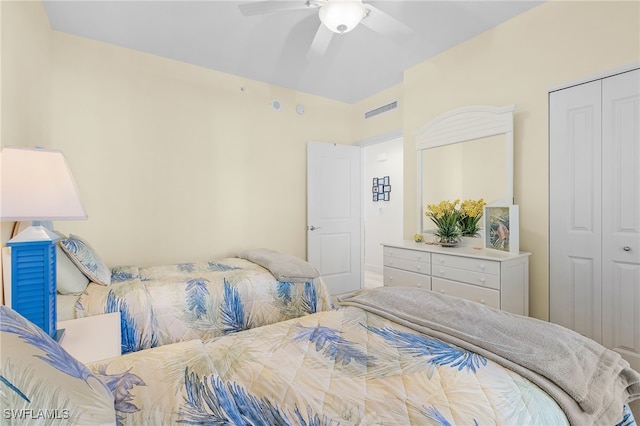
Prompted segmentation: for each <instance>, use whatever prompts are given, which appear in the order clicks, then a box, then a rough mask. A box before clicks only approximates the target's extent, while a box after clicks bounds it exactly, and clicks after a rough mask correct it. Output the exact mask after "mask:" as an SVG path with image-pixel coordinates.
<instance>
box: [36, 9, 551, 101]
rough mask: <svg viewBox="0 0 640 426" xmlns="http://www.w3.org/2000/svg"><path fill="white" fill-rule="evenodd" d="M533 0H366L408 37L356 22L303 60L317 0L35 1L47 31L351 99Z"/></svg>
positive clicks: (312, 31) (383, 84)
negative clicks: (282, 5) (275, 8)
mask: <svg viewBox="0 0 640 426" xmlns="http://www.w3.org/2000/svg"><path fill="white" fill-rule="evenodd" d="M273 1H282V0H273ZM297 1H298V2H300V1H302V2H304V1H305V0H297ZM365 2H367V1H366V0H365ZM541 2H542V0H536V1H525V0H514V1H509V0H492V1H486V0H472V1H458V0H446V1H432V0H412V1H401V0H393V1H391V0H386V1H370V2H369V3H371V4H372V5H374V6H375V7H377V8H379V9H381V10H383V11H384V12H386V13H388V14H389V15H392V16H393V17H395V18H396V19H398V20H400V21H402V22H404V23H405V24H406V25H408V26H409V27H411V29H413V31H414V34H413V35H412V36H411V37H410V39H409V40H407V42H406V43H405V44H404V45H402V46H400V45H397V44H395V43H394V42H393V41H391V40H390V39H387V38H385V37H384V36H382V35H380V34H377V33H375V32H373V31H372V30H370V29H369V28H367V27H365V26H363V25H359V26H358V27H356V28H355V29H354V30H353V31H351V32H349V33H346V34H342V35H338V34H336V35H335V36H334V37H333V39H332V41H331V44H330V45H329V48H328V50H327V53H326V54H325V55H324V56H323V57H322V58H319V59H315V60H312V61H307V59H306V54H307V50H308V49H309V46H310V44H311V41H312V40H313V37H314V35H315V33H316V31H317V29H318V26H319V25H320V20H319V18H318V12H317V9H310V10H295V11H287V12H280V13H273V14H268V15H258V16H243V15H242V14H241V13H240V11H239V9H238V4H240V3H241V2H240V1H221V0H200V1H190V0H177V1H166V0H159V1H150V0H143V1H129V0H127V1H116V0H112V1H99V0H84V1H66V0H65V1H60V0H45V1H44V5H45V9H46V11H47V14H48V16H49V21H50V23H51V27H52V29H54V30H58V31H62V32H66V33H71V34H75V35H79V36H83V37H88V38H91V39H95V40H100V41H104V42H107V43H112V44H116V45H119V46H123V47H127V48H131V49H135V50H139V51H142V52H148V53H151V54H155V55H159V56H163V57H167V58H172V59H176V60H179V61H183V62H187V63H191V64H195V65H199V66H202V67H206V68H211V69H215V70H218V71H222V72H226V73H231V74H235V75H239V76H242V77H246V78H250V79H254V80H258V81H263V82H267V83H271V84H275V85H279V86H283V87H287V88H291V89H295V90H298V91H301V92H306V93H310V94H314V95H319V96H324V97H327V98H331V99H335V100H338V101H342V102H347V103H354V102H357V101H359V100H361V99H364V98H366V97H368V96H370V95H373V94H375V93H377V92H379V91H381V90H384V89H386V88H389V87H391V86H393V85H395V84H398V83H400V82H402V76H403V71H404V70H405V69H407V68H409V67H411V66H413V65H415V64H417V63H420V62H422V61H424V60H426V59H428V58H429V57H431V56H433V55H436V54H438V53H440V52H442V51H444V50H447V49H449V48H450V47H453V46H455V45H456V44H458V43H461V42H463V41H465V40H467V39H469V38H471V37H473V36H475V35H477V34H479V33H481V32H483V31H485V30H487V29H489V28H492V27H494V26H496V25H498V24H500V23H501V22H504V21H506V20H508V19H510V18H512V17H514V16H516V15H518V14H520V13H523V12H525V11H527V10H529V9H531V8H532V7H535V6H536V5H538V4H540V3H541Z"/></svg>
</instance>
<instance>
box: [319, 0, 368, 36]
mask: <svg viewBox="0 0 640 426" xmlns="http://www.w3.org/2000/svg"><path fill="white" fill-rule="evenodd" d="M365 14H366V9H365V7H364V4H362V1H361V0H328V1H327V2H326V3H324V4H323V5H322V6H321V7H320V12H319V15H320V21H321V22H322V23H323V24H324V25H325V26H326V27H327V28H329V29H330V30H331V31H333V32H334V33H338V34H343V33H348V32H349V31H351V30H352V29H354V28H355V27H356V26H357V25H358V24H359V23H360V21H362V19H363V18H364V16H365Z"/></svg>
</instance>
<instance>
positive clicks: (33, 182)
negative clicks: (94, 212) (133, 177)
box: [0, 147, 87, 340]
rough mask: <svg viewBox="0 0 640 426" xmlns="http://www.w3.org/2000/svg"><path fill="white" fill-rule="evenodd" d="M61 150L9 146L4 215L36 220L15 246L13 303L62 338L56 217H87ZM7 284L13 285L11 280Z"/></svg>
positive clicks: (1, 197)
mask: <svg viewBox="0 0 640 426" xmlns="http://www.w3.org/2000/svg"><path fill="white" fill-rule="evenodd" d="M86 218H87V214H86V212H85V210H84V207H83V206H82V203H81V202H80V198H79V196H78V189H77V187H76V184H75V181H74V180H73V176H72V175H71V170H70V169H69V166H68V164H67V161H66V159H65V158H64V154H63V153H62V152H61V151H55V150H46V149H42V148H22V147H4V148H2V151H0V220H2V221H31V222H32V225H31V226H29V227H28V228H26V229H25V230H24V231H22V232H20V233H19V234H18V235H16V236H15V237H14V238H12V239H11V240H9V241H8V242H7V246H8V247H11V283H10V285H11V308H12V309H13V310H15V311H17V312H19V313H20V314H21V315H22V316H24V317H25V318H27V319H28V320H29V321H31V322H32V323H34V324H35V325H37V326H38V327H40V328H42V329H43V330H44V331H45V332H46V333H47V334H48V335H49V336H51V337H53V338H54V339H58V340H60V339H61V338H62V335H61V333H60V332H59V331H58V330H57V326H56V323H57V312H56V242H57V241H58V240H59V239H60V236H59V235H58V233H56V232H55V231H54V230H53V225H52V222H53V221H55V220H76V219H86ZM5 285H9V284H8V283H5Z"/></svg>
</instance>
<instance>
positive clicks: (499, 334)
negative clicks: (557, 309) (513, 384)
mask: <svg viewBox="0 0 640 426" xmlns="http://www.w3.org/2000/svg"><path fill="white" fill-rule="evenodd" d="M338 303H339V304H341V305H347V306H356V307H359V308H362V309H364V310H366V311H369V312H373V313H375V314H378V315H380V316H382V317H385V318H387V319H390V320H392V321H394V322H397V323H399V324H402V325H405V326H407V327H409V328H411V329H413V330H416V331H419V332H423V333H425V334H429V335H430V336H433V337H436V338H439V339H441V340H443V341H446V342H448V343H452V344H454V345H457V346H459V347H461V348H464V349H467V350H470V351H472V352H476V353H477V354H479V355H482V356H484V357H486V358H487V359H491V360H493V361H495V362H496V363H498V364H501V365H503V366H504V367H506V368H509V369H510V370H512V371H515V372H517V373H519V374H520V375H522V376H524V377H526V378H527V379H529V380H530V381H532V382H533V383H535V384H536V385H538V386H539V387H540V388H542V389H544V390H545V391H546V392H547V393H548V394H549V395H551V396H552V397H553V398H554V399H555V400H556V402H557V403H558V405H559V406H560V407H561V408H562V409H563V410H564V412H565V414H566V415H567V418H568V419H569V421H570V422H571V424H573V425H592V424H598V425H609V426H610V425H615V424H617V423H618V422H620V421H621V420H622V408H623V405H624V404H626V403H628V402H631V401H633V400H635V399H638V398H640V373H638V372H636V371H634V370H633V369H631V368H630V366H629V363H628V362H626V361H625V360H623V359H622V358H621V357H620V355H619V354H617V353H616V352H614V351H612V350H609V349H606V348H604V347H603V346H601V345H600V344H598V343H597V342H595V341H593V340H591V339H588V338H586V337H584V336H582V335H580V334H578V333H575V332H573V331H571V330H568V329H566V328H564V327H561V326H559V325H556V324H551V323H548V322H545V321H541V320H537V319H535V318H530V317H524V316H520V315H515V314H511V313H508V312H504V311H500V310H497V309H493V308H490V307H487V306H485V305H481V304H479V303H475V302H471V301H467V300H464V299H460V298H456V297H452V296H446V295H442V294H438V293H435V292H431V291H429V290H424V289H420V288H410V287H380V288H376V289H371V290H362V291H358V292H354V293H350V294H345V295H342V296H339V297H338Z"/></svg>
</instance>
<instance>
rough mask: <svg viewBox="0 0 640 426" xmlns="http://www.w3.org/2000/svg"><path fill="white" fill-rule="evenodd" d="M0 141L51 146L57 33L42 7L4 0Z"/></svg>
mask: <svg viewBox="0 0 640 426" xmlns="http://www.w3.org/2000/svg"><path fill="white" fill-rule="evenodd" d="M0 8H1V9H2V14H1V15H0V16H1V19H0V24H1V32H2V36H1V37H2V38H1V47H2V49H1V51H2V54H1V56H2V60H1V61H2V62H1V64H2V71H1V74H0V76H1V83H0V84H1V86H0V87H1V88H2V96H1V101H0V103H1V104H2V106H1V107H0V108H1V109H0V111H1V113H0V138H1V139H0V142H1V143H2V145H22V146H36V145H38V146H44V147H47V146H49V144H50V141H51V38H50V34H51V28H50V27H49V19H48V18H47V15H46V13H45V10H44V6H43V5H42V3H40V2H19V1H6V0H3V1H0Z"/></svg>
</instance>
